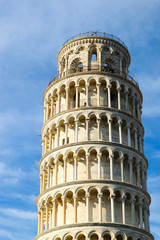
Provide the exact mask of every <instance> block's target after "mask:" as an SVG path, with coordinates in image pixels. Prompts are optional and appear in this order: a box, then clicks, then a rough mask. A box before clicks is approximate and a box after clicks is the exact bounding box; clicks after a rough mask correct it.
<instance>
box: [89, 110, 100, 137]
mask: <svg viewBox="0 0 160 240" xmlns="http://www.w3.org/2000/svg"><path fill="white" fill-rule="evenodd" d="M97 127H98V126H97V117H96V115H94V114H92V115H91V116H90V118H89V140H91V141H95V140H97V136H98V128H97Z"/></svg>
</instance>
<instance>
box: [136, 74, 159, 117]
mask: <svg viewBox="0 0 160 240" xmlns="http://www.w3.org/2000/svg"><path fill="white" fill-rule="evenodd" d="M137 77H138V79H139V81H140V82H141V86H140V87H141V91H142V93H143V99H144V102H143V109H142V110H143V115H144V116H145V117H156V116H159V115H160V107H159V106H160V94H159V93H160V77H157V78H153V76H152V75H146V74H139V75H138V76H137Z"/></svg>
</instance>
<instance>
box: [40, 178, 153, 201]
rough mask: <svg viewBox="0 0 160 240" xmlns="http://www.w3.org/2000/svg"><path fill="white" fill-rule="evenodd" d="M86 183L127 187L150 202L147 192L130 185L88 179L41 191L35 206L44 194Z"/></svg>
mask: <svg viewBox="0 0 160 240" xmlns="http://www.w3.org/2000/svg"><path fill="white" fill-rule="evenodd" d="M88 183H94V184H95V183H98V184H107V185H109V184H111V185H115V186H116V187H117V186H121V187H128V188H132V189H133V190H136V191H139V192H141V193H143V194H144V195H145V196H146V197H147V198H148V199H149V202H151V197H150V195H149V193H148V192H146V191H143V190H142V189H141V188H139V187H137V186H135V185H133V184H130V183H125V182H120V181H114V180H103V179H89V180H74V181H71V182H67V183H61V184H58V185H56V186H53V187H51V188H49V189H46V190H45V191H43V192H42V193H40V194H39V196H38V197H37V199H36V205H37V204H38V200H39V199H40V198H41V197H42V196H43V195H44V194H46V193H48V192H51V191H53V190H56V189H57V190H58V189H60V188H62V187H68V186H72V185H78V184H83V185H84V184H88Z"/></svg>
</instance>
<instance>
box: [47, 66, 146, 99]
mask: <svg viewBox="0 0 160 240" xmlns="http://www.w3.org/2000/svg"><path fill="white" fill-rule="evenodd" d="M84 75H103V76H110V77H114V78H119V79H122V80H124V81H125V82H127V83H129V84H131V85H132V87H134V88H136V90H137V91H138V92H139V94H140V96H141V99H142V102H143V96H142V93H141V90H140V89H139V87H137V86H136V85H135V84H134V83H133V82H131V81H130V80H128V79H126V78H124V77H123V76H120V75H119V74H118V75H116V74H113V73H108V72H100V71H96V70H90V71H88V72H86V71H85V72H76V73H73V74H70V75H69V76H65V77H62V78H58V79H57V80H55V81H54V82H53V83H52V84H50V85H49V86H48V87H47V88H46V90H45V92H44V94H43V102H44V98H45V95H46V93H47V92H48V90H49V89H50V88H51V87H52V86H54V85H55V84H56V83H58V82H60V81H62V80H65V79H67V78H69V79H70V78H72V77H75V76H84Z"/></svg>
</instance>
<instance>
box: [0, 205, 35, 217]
mask: <svg viewBox="0 0 160 240" xmlns="http://www.w3.org/2000/svg"><path fill="white" fill-rule="evenodd" d="M0 213H1V214H4V215H7V216H11V217H13V218H21V219H30V220H34V219H37V213H35V212H30V211H24V210H20V209H16V208H0Z"/></svg>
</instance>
